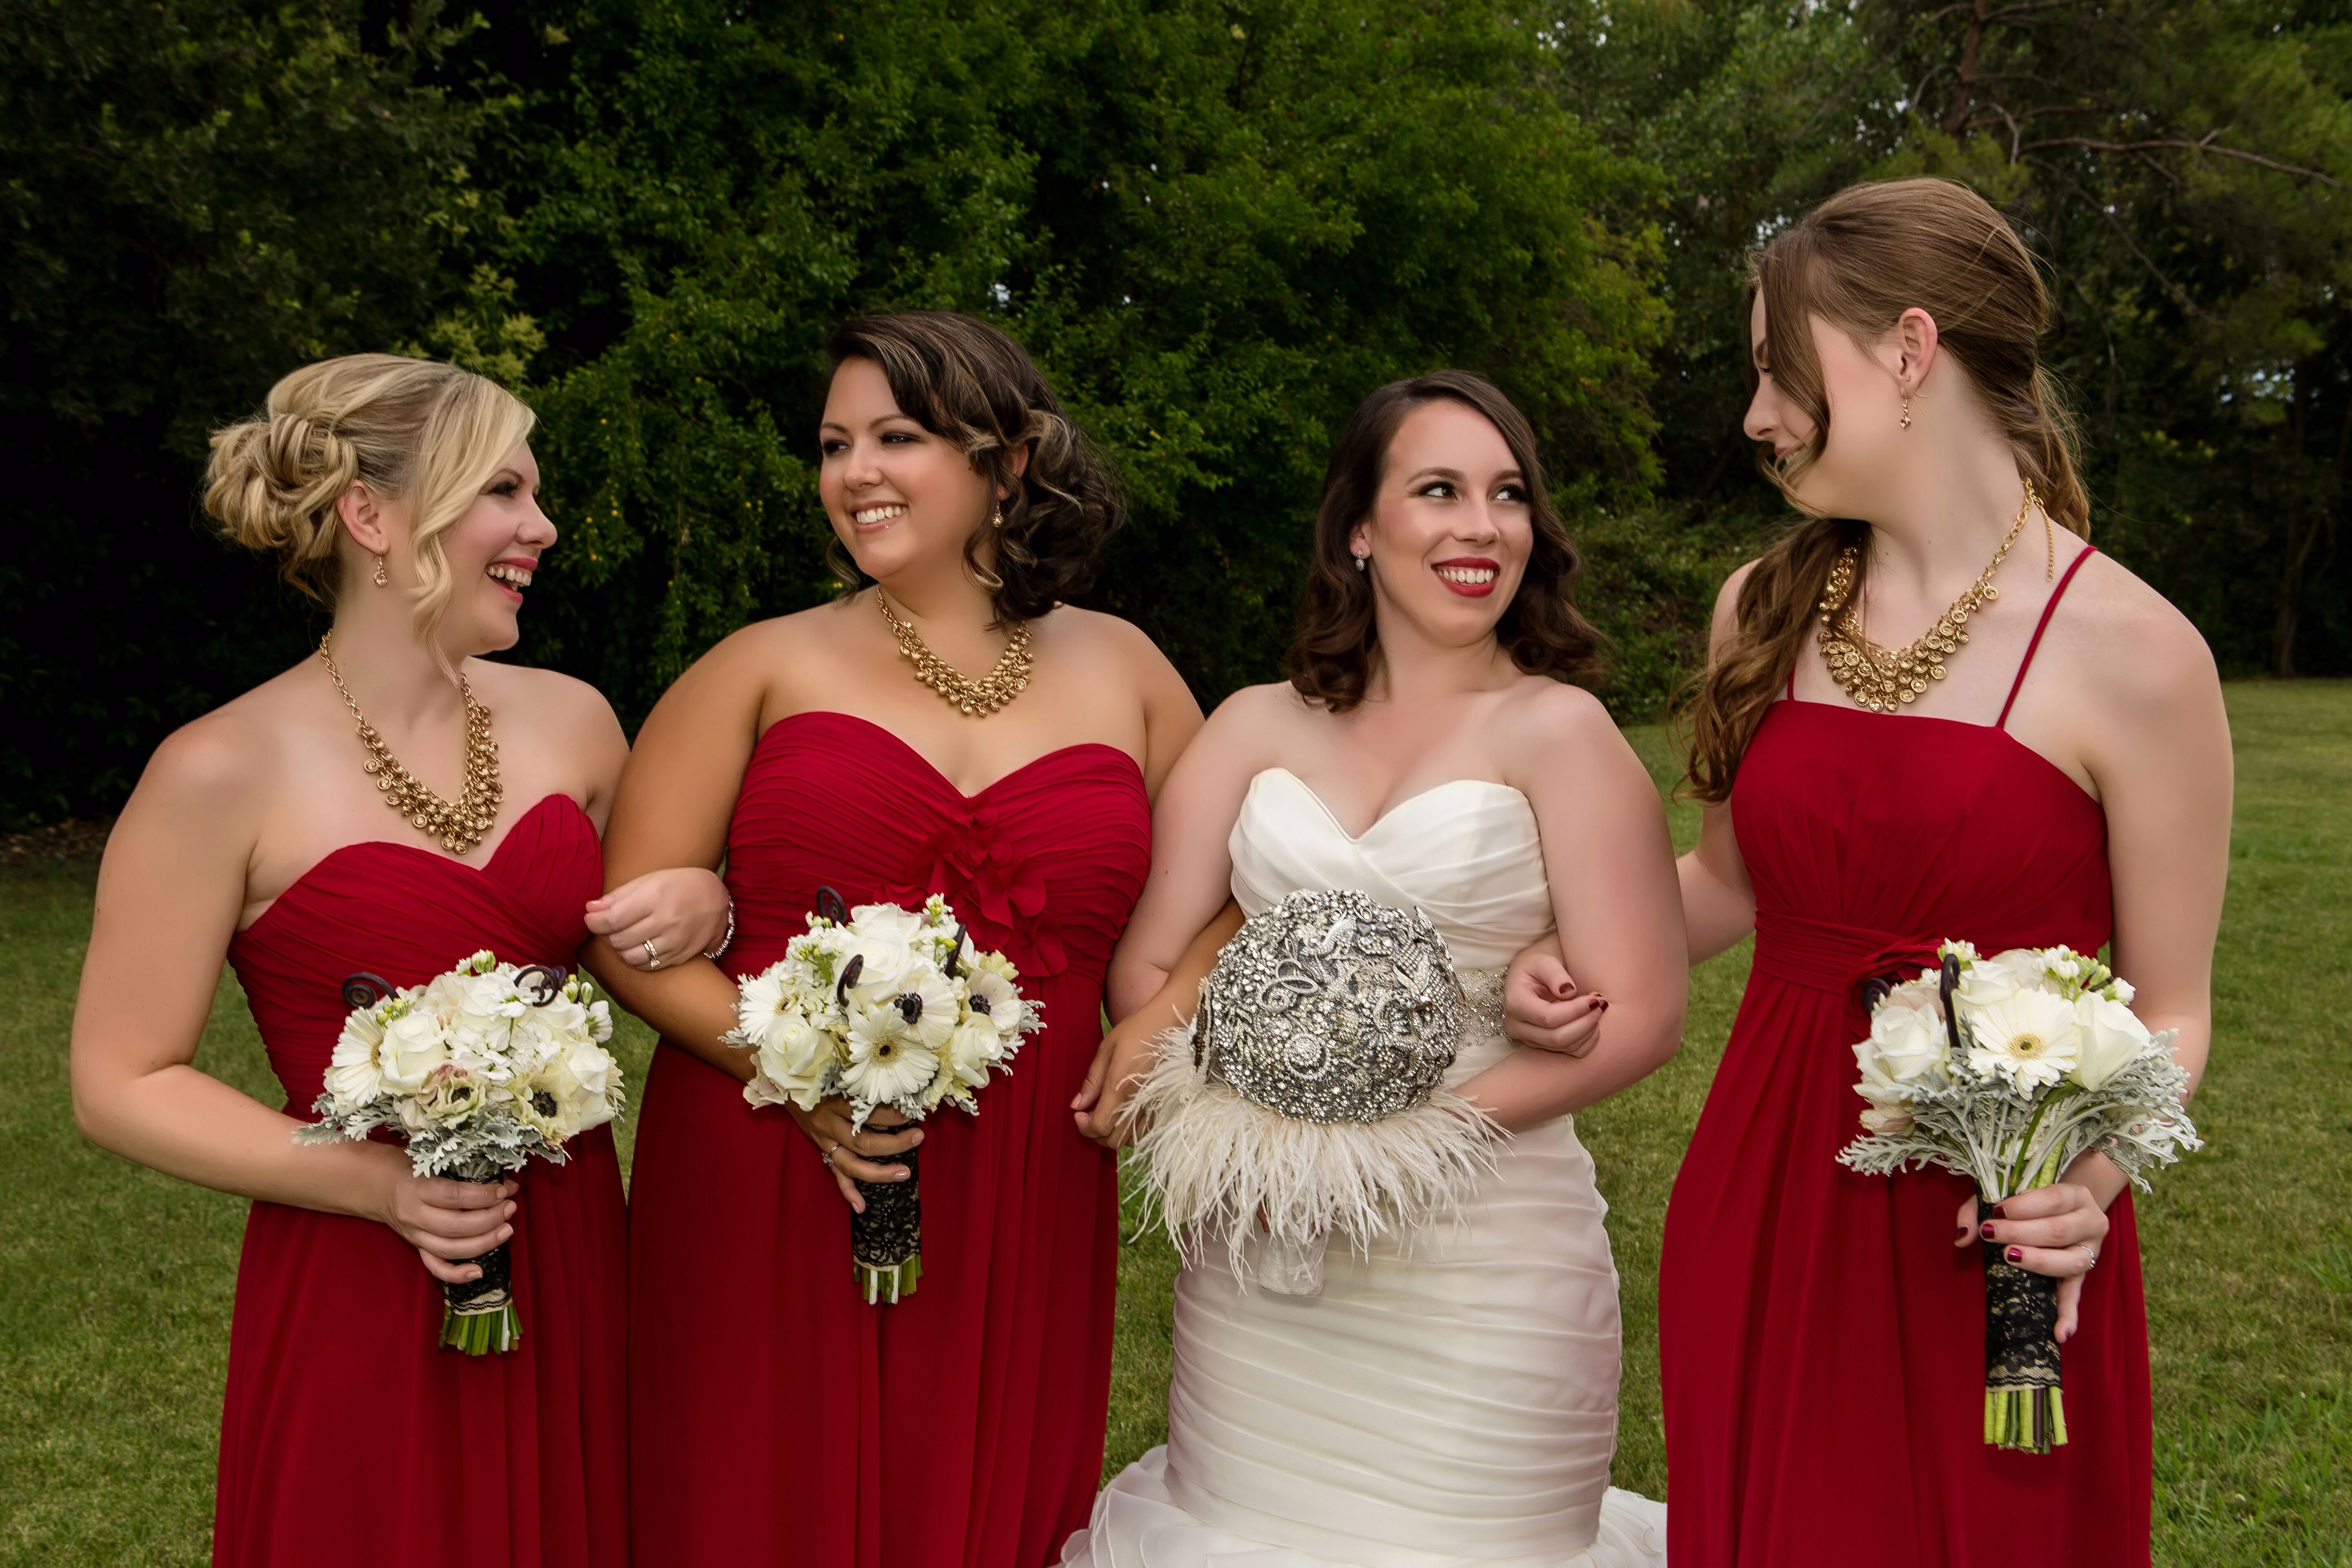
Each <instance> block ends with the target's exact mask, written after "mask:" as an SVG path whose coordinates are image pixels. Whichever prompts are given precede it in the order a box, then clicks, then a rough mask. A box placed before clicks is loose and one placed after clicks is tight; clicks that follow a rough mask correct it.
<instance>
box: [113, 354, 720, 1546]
mask: <svg viewBox="0 0 2352 1568" xmlns="http://www.w3.org/2000/svg"><path fill="white" fill-rule="evenodd" d="M531 423H532V417H531V414H530V410H529V409H528V408H526V407H524V406H523V405H521V404H520V403H519V402H517V401H516V400H515V399H514V398H513V397H511V396H509V395H508V394H507V393H505V392H503V391H501V390H500V389H499V388H498V387H497V386H495V385H493V384H490V383H489V382H487V381H484V380H482V379H481V378H480V377H478V376H475V375H471V374H467V373H466V372H464V371H461V370H457V369H455V368H453V367H451V366H449V365H446V364H436V363H430V362H428V361H423V360H411V359H402V358H395V357H394V356H391V355H386V354H357V355H352V356H349V357H346V358H342V359H335V360H328V361H325V362H323V363H319V364H313V365H310V366H306V367H305V368H303V369H301V370H299V371H296V372H295V373H294V374H291V375H289V376H287V377H286V378H285V379H284V380H283V381H281V382H279V383H278V384H277V386H275V387H274V388H272V389H271V391H270V394H269V401H268V409H267V412H266V413H264V414H263V415H262V416H259V417H257V418H255V419H252V420H248V421H247V422H244V423H242V424H238V425H234V426H229V427H228V428H226V429H225V430H222V431H220V432H219V433H218V434H217V435H216V436H215V437H214V445H213V456H212V462H211V467H210V472H209V475H208V487H207V489H206V490H205V507H206V509H207V510H209V511H210V512H211V513H212V515H213V516H214V517H215V518H216V519H217V520H218V521H219V522H220V524H221V526H222V528H223V530H224V531H226V533H227V534H228V536H229V537H230V538H231V539H233V540H235V541H236V542H239V543H241V544H244V545H246V546H247V547H248V548H250V549H252V550H254V551H256V552H259V553H261V554H264V555H267V556H270V557H273V558H275V559H276V561H277V562H278V565H279V567H280V569H281V570H282V572H283V574H284V575H285V576H286V577H287V579H288V580H289V582H291V583H293V584H296V585H297V586H299V587H300V588H302V589H303V590H305V591H306V592H308V593H310V595H313V596H315V597H317V598H319V599H321V600H323V601H325V602H326V603H328V604H330V605H332V606H333V610H334V619H333V628H332V631H331V634H330V636H329V637H327V638H326V639H324V640H322V641H321V643H320V647H319V650H318V652H317V654H316V655H315V656H313V657H311V658H305V659H304V660H303V661H302V662H301V663H300V664H299V665H297V666H296V667H295V668H292V669H289V670H288V671H286V672H285V673H284V674H282V675H280V676H278V677H277V678H276V679H272V680H269V681H268V682H266V683H265V684H263V685H262V686H260V687H258V688H257V689H254V690H252V691H249V692H247V693H246V694H245V695H244V696H242V697H239V698H237V699H236V700H234V701H231V702H229V703H227V704H226V705H225V706H223V707H221V708H220V709H218V710H215V711H214V712H212V713H209V714H207V715H205V717H204V718H202V719H199V720H197V721H194V723H192V724H189V725H188V726H187V727H186V728H184V729H183V730H181V731H179V732H178V733H176V734H174V735H173V736H172V737H171V738H170V739H168V740H167V741H165V742H163V745H162V746H161V747H159V748H158V749H157V751H156V752H155V755H154V758H153V759H152V761H151V762H150V763H149V764H148V767H147V770H146V773H145V774H144V775H143V776H142V778H141V780H140V783H139V787H138V789H137V790H136V791H135V792H134V793H133V795H131V801H130V804H129V805H126V806H125V807H124V809H123V813H122V817H121V821H120V823H118V824H117V826H116V827H115V830H114V835H113V837H112V839H111V840H110V842H109V844H108V846H107V852H106V859H105V863H104V865H103V867H102V868H101V869H100V873H99V887H98V911H97V918H96V921H95V923H94V925H93V926H92V929H91V932H90V942H89V957H88V960H87V962H86V963H85V966H84V968H83V972H82V985H81V998H80V1004H79V1007H78V1009H77V1011H76V1013H75V1017H74V1032H73V1089H74V1109H75V1114H76V1116H77V1118H78V1119H79V1122H80V1124H81V1127H82V1130H83V1131H84V1132H86V1133H87V1134H88V1135H89V1137H90V1138H91V1139H92V1140H94V1141H95V1142H99V1143H100V1144H102V1145H104V1146H105V1147H107V1148H109V1149H111V1150H113V1151H114V1152H117V1153H120V1154H122V1155H125V1156H127V1157H128V1158H130V1159H132V1160H136V1161H138V1162H139V1163H142V1164H145V1165H150V1166H152V1167H154V1168H155V1169H157V1170H159V1171H163V1172H165V1173H169V1174H171V1175H174V1176H178V1177H180V1178H182V1179H184V1180H186V1181H191V1182H196V1183H199V1184H203V1185H205V1186H209V1187H216V1188H220V1189H222V1190H224V1191H226V1192H232V1193H236V1194H242V1195H245V1196H247V1197H250V1198H252V1199H253V1200H254V1205H253V1211H252V1215H251V1218H250V1220H249V1221H248V1223H247V1230H246V1239H245V1251H244V1257H243V1259H242V1261H241V1263H240V1265H239V1268H238V1273H237V1291H236V1313H235V1318H234V1321H233V1323H232V1326H231V1329H230V1335H229V1370H228V1390H227V1398H226V1409H225V1411H224V1415H223V1419H222V1427H221V1446H220V1480H219V1489H218V1496H217V1500H216V1503H215V1516H214V1533H213V1560H214V1562H215V1563H222V1564H231V1563H234V1564H240V1565H246V1564H251V1565H262V1564H275V1563H289V1564H291V1563H318V1562H320V1561H333V1562H335V1563H362V1564H364V1563H384V1564H394V1563H397V1564H401V1565H402V1568H413V1565H415V1564H417V1563H485V1564H502V1565H504V1564H512V1565H516V1568H522V1565H528V1564H537V1563H549V1564H554V1563H564V1564H575V1563H586V1564H605V1563H614V1564H617V1563H623V1562H625V1560H626V1555H627V1540H628V1531H627V1518H626V1508H625V1499H626V1486H625V1477H624V1474H623V1453H624V1450H623V1434H622V1414H623V1406H622V1392H621V1391H622V1382H621V1361H622V1355H623V1343H624V1336H623V1326H624V1325H623V1311H624V1301H625V1284H624V1268H625V1223H624V1215H623V1210H622V1199H621V1180H620V1171H619V1168H618V1166H617V1164H616V1163H615V1161H614V1151H613V1142H612V1135H611V1132H610V1130H609V1129H599V1130H597V1131H593V1132H590V1133H587V1134H585V1135H583V1136H582V1137H580V1138H579V1139H577V1140H575V1141H574V1142H573V1145H572V1159H571V1162H570V1163H567V1164H564V1165H562V1166H555V1165H548V1164H534V1165H533V1166H532V1167H531V1168H530V1171H529V1172H528V1173H525V1174H524V1175H523V1177H522V1178H521V1179H520V1181H519V1182H517V1181H509V1182H505V1183H503V1184H498V1185H476V1184H466V1183H461V1182H456V1181H449V1180H420V1179H418V1178H417V1177H415V1176H414V1175H412V1174H411V1173H410V1172H409V1166H408V1161H407V1158H406V1156H405V1155H404V1153H402V1152H401V1151H400V1150H399V1149H397V1148H396V1147H394V1146H392V1145H390V1144H387V1143H375V1142H369V1143H341V1144H334V1145H331V1146H315V1145H301V1144H298V1143H296V1142H295V1141H294V1136H293V1134H294V1131H295V1129H296V1127H297V1126H298V1125H299V1123H300V1121H303V1120H306V1119H307V1118H308V1114H309V1111H310V1105H311V1102H312V1101H313V1100H315V1099H316V1098H317V1096H318V1094H319V1091H320V1080H321V1078H322V1076H323V1074H324V1071H325V1069H326V1067H327V1065H328V1061H329V1058H330V1055H331V1051H332V1050H333V1047H334V1043H335V1037H336V1035H337V1033H338V1032H339V1029H340V1026H341V1020H342V1017H343V1014H344V1011H345V1005H344V1002H343V999H342V994H341V990H342V983H343V979H344V976H346V975H348V974H351V973H354V972H357V971H365V972H370V973H374V974H376V975H380V976H382V977H383V979H384V980H386V981H388V982H390V983H391V984H394V985H407V984H417V983H419V982H421V981H423V980H425V979H426V978H427V977H428V976H430V975H432V974H434V973H437V972H439V971H441V970H444V969H446V968H448V967H449V966H451V965H452V964H454V963H457V961H458V960H459V959H461V958H463V957H464V956H465V955H466V954H467V953H469V952H474V951H475V950H477V949H479V948H486V947H487V948H489V949H491V950H492V951H494V952H497V954H498V955H499V958H501V959H503V960H506V961H508V962H510V963H546V964H563V965H570V964H572V963H574V962H575V960H574V956H573V954H574V950H575V949H576V948H578V947H579V945H580V944H581V942H582V941H583V938H584V937H585V935H586V931H585V928H584V926H583V910H584V908H585V905H586V903H587V901H588V900H590V899H592V898H593V897H595V896H596V894H597V893H598V892H599V891H601V889H602V885H603V877H604V871H603V862H602V860H601V858H600V855H599V851H598V847H597V834H598V830H599V827H600V826H601V824H602V823H603V820H604V813H605V811H606V809H607V807H608V806H609V805H610V803H611V800H612V796H613V791H614V786H615V784H616V783H617V782H618V779H619V776H620V771H621V764H622V763H623V761H624V760H625V758H626V756H627V752H628V748H627V745H626V743H625V742H624V741H623V739H622V736H621V731H620V727H619V725H618V724H616V723H615V722H614V718H613V714H612V711H611V710H610V709H608V708H607V707H606V706H605V704H604V699H603V698H601V697H599V696H598V695H597V694H596V692H595V691H593V689H590V688H588V687H586V686H583V685H582V684H580V683H579V682H578V681H575V680H571V679H566V678H564V677H562V676H560V675H554V674H551V673H549V672H546V671H543V670H535V669H525V668H517V667H514V666H510V665H502V664H492V663H488V662H486V661H485V660H484V659H483V658H480V657H479V656H481V655H483V654H487V653H490V652H492V651H494V650H497V649H499V648H504V647H511V646H512V645H513V643H514V641H515V638H516V635H517V626H516V620H517V616H519V615H520V612H521V608H522V605H523V600H524V597H525V595H526V593H527V592H528V590H529V588H530V582H531V578H532V574H534V572H536V571H537V569H538V567H539V564H540V561H541V556H542V555H544V554H545V552H547V550H548V549H549V548H550V547H551V545H552V544H553V543H554V542H555V537H556V531H555V528H554V525H553V524H551V523H550V522H549V521H548V520H547V517H546V515H545V514H544V513H543V512H542V511H541V510H540V506H539V500H538V490H539V470H538V468H537V465H536V464H535V463H534V462H533V461H532V458H531V453H530V447H529V445H528V444H527V439H526V438H527V437H529V435H530V429H531ZM387 805H389V806H391V807H392V808H393V809H392V810H391V811H389V812H388V811H387V810H386V809H385V808H386V806H387ZM420 822H421V823H423V824H424V825H425V826H423V827H422V828H420V826H417V824H419V823H420ZM677 902H678V903H679V904H680V905H681V906H684V905H685V904H687V903H689V902H691V900H690V899H687V898H683V897H682V898H680V899H679V900H677ZM672 925H674V926H675V928H676V929H672ZM716 934H717V931H716V930H715V929H713V928H710V927H709V922H708V921H707V920H706V921H702V922H699V923H695V924H693V925H691V927H690V928H689V926H688V924H687V923H685V922H675V921H674V922H672V923H671V925H665V926H663V927H662V928H661V930H660V932H659V936H658V937H657V938H656V940H663V941H664V945H669V944H672V943H675V944H677V947H680V948H682V947H684V946H685V945H686V944H687V943H688V942H694V943H696V944H698V945H699V944H702V943H707V942H709V941H710V940H711V939H712V938H713V937H714V936H715V935H716ZM665 939H666V940H665ZM224 957H226V959H227V961H228V962H229V963H231V964H232V965H233V966H234V967H235V968H236V973H237V978H238V979H239V980H240V981H241V982H242V983H243V984H244V987H245V993H246V996H247V1000H248V1002H249V1004H250V1005H251V1006H252V1009H253V1015H254V1019H255V1022H256V1023H257V1025H258V1026H259V1027H260V1031H261V1037H262V1041H263V1043H264V1044H265V1045H266V1046H267V1047H268V1051H269V1059H270V1065H271V1067H272V1068H274V1069H275V1071H276V1073H277V1075H278V1080H279V1082H280V1083H281V1084H282V1085H283V1086H284V1089H285V1100H284V1103H283V1104H282V1105H280V1106H276V1107H272V1106H267V1105H262V1104H258V1103H257V1102H256V1101H254V1100H250V1099H248V1098H247V1096H245V1095H244V1094H241V1093H239V1092H238V1091H237V1090H236V1089H231V1088H229V1087H228V1086H227V1085H226V1084H224V1083H222V1082H221V1081H220V1080H219V1079H215V1078H212V1077H210V1076H208V1075H206V1074H205V1073H204V1072H202V1071H201V1070H199V1069H198V1068H196V1067H195V1066H194V1057H195V1051H196V1041H197V1037H198V1036H199V1035H200V1034H201V1033H202V1031H203V1029H204V1026H205V1016H206V1014H207V1013H208V1011H209V1010H210V1008H211V1005H212V1000H213V994H214V989H215V985H216V984H217V983H218V980H219V976H220V966H221V962H222V960H223V958H224ZM501 1242H506V1243H509V1244H510V1247H511V1256H512V1263H513V1289H514V1291H515V1294H516V1297H517V1300H518V1304H519V1306H520V1310H521V1314H522V1321H523V1323H524V1337H523V1342H522V1344H521V1346H520V1348H519V1349H518V1350H515V1351H513V1352H509V1353H506V1354H502V1355H492V1356H483V1357H478V1358H477V1357H471V1356H466V1355H461V1354H457V1353H456V1352H449V1351H443V1350H440V1349H437V1348H436V1340H437V1338H438V1330H439V1327H440V1320H441V1310H442V1297H441V1284H442V1282H444V1281H463V1280H467V1279H476V1278H478V1277H479V1275H480V1268H479V1266H478V1265H477V1264H475V1263H474V1262H472V1261H471V1259H473V1258H477V1257H478V1256H479V1255H481V1254H482V1253H484V1252H486V1251H488V1250H489V1249H490V1248H491V1247H496V1246H497V1245H499V1243H501Z"/></svg>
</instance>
